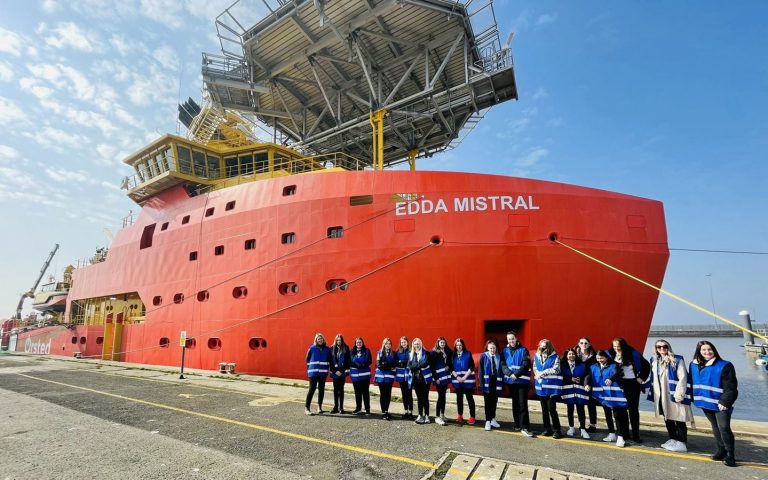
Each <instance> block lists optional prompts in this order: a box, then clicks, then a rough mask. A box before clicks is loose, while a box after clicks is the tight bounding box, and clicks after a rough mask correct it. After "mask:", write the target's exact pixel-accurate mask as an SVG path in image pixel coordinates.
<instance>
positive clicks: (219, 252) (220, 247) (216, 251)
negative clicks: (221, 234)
mask: <svg viewBox="0 0 768 480" xmlns="http://www.w3.org/2000/svg"><path fill="white" fill-rule="evenodd" d="M213 254H214V255H224V245H216V248H214V249H213Z"/></svg>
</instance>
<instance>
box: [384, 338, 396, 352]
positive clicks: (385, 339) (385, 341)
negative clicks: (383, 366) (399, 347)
mask: <svg viewBox="0 0 768 480" xmlns="http://www.w3.org/2000/svg"><path fill="white" fill-rule="evenodd" d="M387 342H389V350H390V351H391V352H394V350H393V349H392V339H391V338H389V337H384V340H382V341H381V351H382V352H383V351H384V348H385V347H384V346H385V345H386V344H387Z"/></svg>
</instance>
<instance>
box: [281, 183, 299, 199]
mask: <svg viewBox="0 0 768 480" xmlns="http://www.w3.org/2000/svg"><path fill="white" fill-rule="evenodd" d="M291 195H296V185H288V186H287V187H283V196H284V197H288V196H291Z"/></svg>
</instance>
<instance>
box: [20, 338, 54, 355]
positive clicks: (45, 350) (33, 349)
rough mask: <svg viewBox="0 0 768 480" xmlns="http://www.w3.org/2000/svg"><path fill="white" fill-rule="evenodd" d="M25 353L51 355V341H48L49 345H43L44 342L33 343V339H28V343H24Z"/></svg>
mask: <svg viewBox="0 0 768 480" xmlns="http://www.w3.org/2000/svg"><path fill="white" fill-rule="evenodd" d="M24 352H25V353H40V354H43V355H50V354H51V341H50V340H48V343H47V344H46V343H43V342H42V341H37V342H33V341H32V339H31V338H27V341H26V342H24Z"/></svg>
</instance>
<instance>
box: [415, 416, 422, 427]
mask: <svg viewBox="0 0 768 480" xmlns="http://www.w3.org/2000/svg"><path fill="white" fill-rule="evenodd" d="M416 423H418V424H419V425H421V424H423V423H424V415H419V416H418V417H416Z"/></svg>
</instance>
